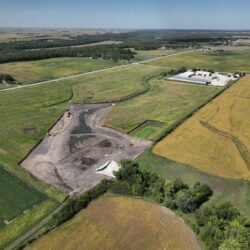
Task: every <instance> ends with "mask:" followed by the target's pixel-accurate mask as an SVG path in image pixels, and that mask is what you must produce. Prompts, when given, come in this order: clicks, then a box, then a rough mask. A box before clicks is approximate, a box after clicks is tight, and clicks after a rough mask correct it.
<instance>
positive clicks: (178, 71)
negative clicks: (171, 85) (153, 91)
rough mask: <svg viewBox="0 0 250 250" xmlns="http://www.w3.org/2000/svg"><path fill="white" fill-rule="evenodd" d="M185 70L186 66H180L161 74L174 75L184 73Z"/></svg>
mask: <svg viewBox="0 0 250 250" xmlns="http://www.w3.org/2000/svg"><path fill="white" fill-rule="evenodd" d="M186 71H187V68H185V67H181V68H179V69H171V70H169V71H167V72H165V73H164V74H163V75H164V76H174V75H178V74H181V73H184V72H186Z"/></svg>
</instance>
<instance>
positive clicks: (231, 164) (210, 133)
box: [153, 75, 250, 180]
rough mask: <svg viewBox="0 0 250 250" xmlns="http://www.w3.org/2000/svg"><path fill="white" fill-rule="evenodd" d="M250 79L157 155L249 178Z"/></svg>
mask: <svg viewBox="0 0 250 250" xmlns="http://www.w3.org/2000/svg"><path fill="white" fill-rule="evenodd" d="M249 107H250V76H249V75H248V76H246V77H244V78H243V79H241V80H240V81H238V82H237V83H235V84H234V85H233V86H231V87H230V88H229V89H227V90H226V91H225V92H224V93H223V94H222V95H220V96H219V97H217V98H216V99H215V100H213V101H212V102H211V103H209V104H208V105H206V106H205V107H204V108H202V109H201V110H200V111H199V112H198V113H196V114H195V115H194V116H193V117H191V118H190V119H189V120H187V121H186V122H185V123H184V124H183V125H182V126H180V127H179V128H177V129H176V130H175V131H174V132H173V133H171V134H170V135H169V136H167V137H166V138H165V139H164V140H162V141H161V142H160V143H158V144H157V145H156V146H155V147H154V151H153V152H154V153H156V154H158V155H161V156H163V157H166V158H169V159H173V160H175V161H178V162H182V163H185V164H189V165H192V166H194V167H195V168H198V169H199V170H201V171H205V172H208V173H211V174H214V175H218V176H221V177H226V178H231V179H243V180H249V179H250V130H249V128H250V116H249Z"/></svg>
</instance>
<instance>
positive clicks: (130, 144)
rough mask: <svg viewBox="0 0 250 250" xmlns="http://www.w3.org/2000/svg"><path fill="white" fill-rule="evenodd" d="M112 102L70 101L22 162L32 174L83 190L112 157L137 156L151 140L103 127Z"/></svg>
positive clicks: (65, 188) (62, 187)
mask: <svg viewBox="0 0 250 250" xmlns="http://www.w3.org/2000/svg"><path fill="white" fill-rule="evenodd" d="M111 107H112V105H111V104H88V105H87V104H86V105H70V107H69V112H70V116H68V112H65V114H64V115H63V117H62V118H61V119H60V120H59V122H58V123H57V124H56V125H55V126H54V127H53V128H52V130H51V131H50V132H49V133H48V134H47V135H46V136H45V137H44V139H43V141H42V142H41V143H40V144H39V145H38V146H37V147H36V148H35V149H34V150H33V151H32V152H31V153H30V154H29V156H28V157H27V158H26V159H25V160H24V161H23V162H22V163H21V166H22V167H23V168H25V169H26V170H28V171H29V172H30V173H31V174H32V175H34V176H35V177H37V178H38V179H40V180H43V181H45V182H47V183H49V184H51V185H53V186H55V187H56V188H58V189H59V190H62V191H66V192H69V193H71V194H79V193H82V192H84V191H86V190H88V189H90V188H91V187H94V186H95V185H96V184H98V183H99V182H100V181H101V180H102V179H103V178H107V177H105V176H104V175H102V174H100V173H99V172H97V171H96V169H97V168H99V167H100V166H102V165H105V163H107V162H109V161H115V162H119V161H120V160H122V159H131V160H134V159H136V158H137V157H138V156H139V155H140V154H141V153H143V152H144V151H145V150H146V149H148V148H149V147H150V146H151V145H152V142H151V141H145V140H140V139H137V138H132V137H130V136H128V135H126V134H124V133H121V132H119V131H117V130H114V129H111V128H106V127H102V124H103V122H104V119H105V116H106V114H107V111H108V110H109V109H110V108H111Z"/></svg>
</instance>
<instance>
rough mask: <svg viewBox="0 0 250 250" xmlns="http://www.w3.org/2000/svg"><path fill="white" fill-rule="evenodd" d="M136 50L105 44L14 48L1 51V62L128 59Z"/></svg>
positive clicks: (132, 56) (131, 57)
mask: <svg viewBox="0 0 250 250" xmlns="http://www.w3.org/2000/svg"><path fill="white" fill-rule="evenodd" d="M134 54H135V52H133V51H131V50H130V49H125V48H121V47H119V46H114V45H112V46H111V45H105V46H104V45H103V46H94V47H83V48H70V47H69V48H61V49H39V50H35V51H29V50H14V51H1V52H0V63H7V62H18V61H33V60H40V59H48V58H56V57H92V58H94V59H97V58H102V59H107V60H113V61H118V60H126V61H129V60H131V59H133V58H134Z"/></svg>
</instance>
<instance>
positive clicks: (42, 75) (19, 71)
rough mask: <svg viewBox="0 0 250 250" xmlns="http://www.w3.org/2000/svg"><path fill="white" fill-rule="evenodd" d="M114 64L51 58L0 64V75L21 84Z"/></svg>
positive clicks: (73, 58) (78, 58)
mask: <svg viewBox="0 0 250 250" xmlns="http://www.w3.org/2000/svg"><path fill="white" fill-rule="evenodd" d="M114 65H116V63H114V62H112V61H109V60H96V59H90V58H81V57H63V58H52V59H44V60H37V61H30V62H14V63H4V64H1V68H0V73H1V74H10V75H11V76H12V77H14V78H15V79H16V80H17V81H18V82H19V83H21V84H29V83H33V82H39V81H45V80H51V79H55V78H60V77H64V76H68V75H74V74H79V73H84V72H89V71H93V70H97V69H102V68H106V67H111V66H114Z"/></svg>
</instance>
